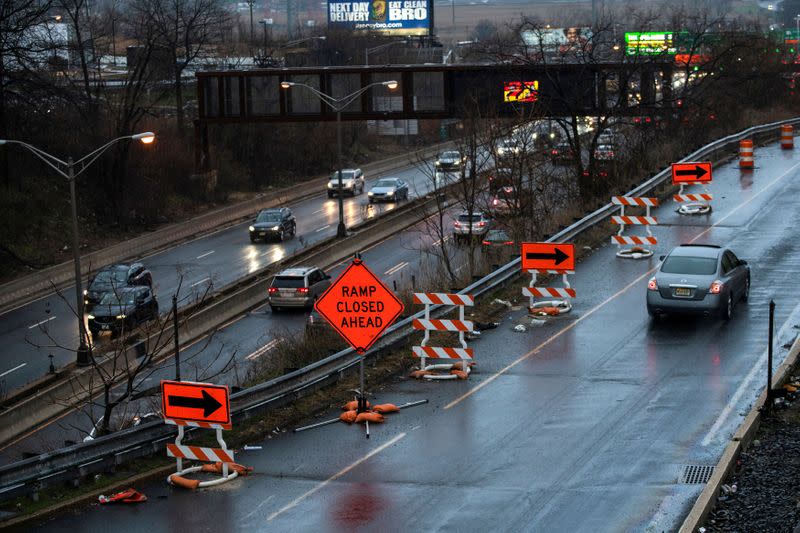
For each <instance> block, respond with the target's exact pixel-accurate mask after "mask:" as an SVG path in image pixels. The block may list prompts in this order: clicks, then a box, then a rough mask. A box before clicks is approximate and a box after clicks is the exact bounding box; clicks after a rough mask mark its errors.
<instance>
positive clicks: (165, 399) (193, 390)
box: [161, 381, 249, 489]
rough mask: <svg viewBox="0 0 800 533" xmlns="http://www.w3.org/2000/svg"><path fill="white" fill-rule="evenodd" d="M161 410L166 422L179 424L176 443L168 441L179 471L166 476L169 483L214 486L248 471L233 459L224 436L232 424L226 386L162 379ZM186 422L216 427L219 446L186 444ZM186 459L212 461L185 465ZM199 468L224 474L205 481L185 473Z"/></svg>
mask: <svg viewBox="0 0 800 533" xmlns="http://www.w3.org/2000/svg"><path fill="white" fill-rule="evenodd" d="M161 412H162V414H163V417H164V422H165V423H167V424H172V425H175V426H178V437H177V438H176V439H175V443H174V444H167V456H168V457H174V458H175V459H176V461H177V471H176V472H175V473H174V474H170V475H169V476H167V483H169V484H170V485H176V486H180V487H185V488H189V489H196V488H198V487H199V488H204V487H213V486H215V485H220V484H222V483H225V482H226V481H230V480H232V479H235V478H236V477H238V475H239V474H240V473H242V474H246V473H247V472H248V471H249V469H248V468H246V467H243V466H240V465H237V464H235V463H234V462H233V451H232V450H230V449H228V446H227V445H226V444H225V441H224V440H223V438H222V430H223V429H227V430H230V429H231V428H232V427H233V426H232V424H231V414H230V400H229V396H228V387H227V386H223V385H214V384H211V383H195V382H191V381H162V382H161ZM186 426H190V427H199V428H206V429H213V430H215V431H216V434H217V442H218V443H219V445H220V447H219V448H203V447H200V446H187V445H185V444H183V437H184V435H185V433H184V428H185V427H186ZM184 459H189V460H194V461H203V462H207V463H212V464H205V465H201V466H190V467H188V468H184V465H183V460H184ZM197 472H207V473H216V474H221V477H219V478H217V479H212V480H206V481H200V480H196V479H188V478H185V477H183V476H185V475H186V474H193V473H197Z"/></svg>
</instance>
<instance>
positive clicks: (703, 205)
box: [672, 183, 714, 215]
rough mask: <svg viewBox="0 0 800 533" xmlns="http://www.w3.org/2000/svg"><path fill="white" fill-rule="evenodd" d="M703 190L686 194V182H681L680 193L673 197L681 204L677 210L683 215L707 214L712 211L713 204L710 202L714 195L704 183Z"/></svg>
mask: <svg viewBox="0 0 800 533" xmlns="http://www.w3.org/2000/svg"><path fill="white" fill-rule="evenodd" d="M702 185H703V192H702V193H700V194H686V193H684V187H685V186H686V184H685V183H681V188H680V190H679V191H678V194H675V195H673V196H672V198H673V199H674V200H675V201H676V202H678V203H679V204H681V205H680V206H679V207H678V209H676V211H677V212H678V213H679V214H681V215H707V214H709V213H710V212H711V204H710V203H709V202H710V201H711V200H712V199H713V198H714V197H713V196H712V195H711V193H710V192H709V190H708V187H706V184H705V183H703V184H702Z"/></svg>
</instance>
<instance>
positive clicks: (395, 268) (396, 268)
mask: <svg viewBox="0 0 800 533" xmlns="http://www.w3.org/2000/svg"><path fill="white" fill-rule="evenodd" d="M407 266H408V261H403V262H402V263H398V264H396V265H395V266H393V267H392V268H390V269H389V270H387V271H386V272H384V274H385V275H387V276H391V275H392V274H396V273H398V272H400V271H401V270H403V269H404V268H405V267H407Z"/></svg>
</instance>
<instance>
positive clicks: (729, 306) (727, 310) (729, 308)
mask: <svg viewBox="0 0 800 533" xmlns="http://www.w3.org/2000/svg"><path fill="white" fill-rule="evenodd" d="M731 316H733V297H732V296H731V295H730V293H728V300H727V301H726V302H725V307H724V308H723V309H722V318H724V319H725V320H730V319H731Z"/></svg>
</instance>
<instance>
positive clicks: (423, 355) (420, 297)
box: [411, 292, 475, 380]
mask: <svg viewBox="0 0 800 533" xmlns="http://www.w3.org/2000/svg"><path fill="white" fill-rule="evenodd" d="M414 303H415V304H423V305H424V306H425V318H422V319H414V322H413V327H414V329H416V330H421V331H424V332H425V335H424V336H423V337H422V342H420V345H419V346H413V347H412V352H413V354H414V357H419V359H420V365H419V370H417V371H415V372H413V373H412V374H411V375H412V377H415V378H417V379H428V380H451V379H467V378H468V377H469V374H470V372H471V370H470V367H471V366H473V365H474V364H475V363H474V361H473V360H474V355H475V354H474V352H473V350H472V348H467V341H466V339H465V338H464V333H467V332H471V331H472V329H473V324H472V322H471V321H469V320H466V319H465V317H464V308H465V307H467V306H469V307H472V306H474V305H475V299H474V298H473V297H472V295H471V294H445V293H441V292H431V293H427V292H415V293H414ZM432 305H454V306H457V307H458V320H446V319H442V320H433V319H431V306H432ZM431 331H456V332H458V341H459V343H460V344H461V347H460V348H446V347H445V348H441V347H433V346H428V341H429V340H430V333H431ZM428 359H450V360H453V359H460V361H458V362H456V363H434V364H432V365H429V364H427V360H428ZM439 372H446V373H444V374H442V373H439Z"/></svg>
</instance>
